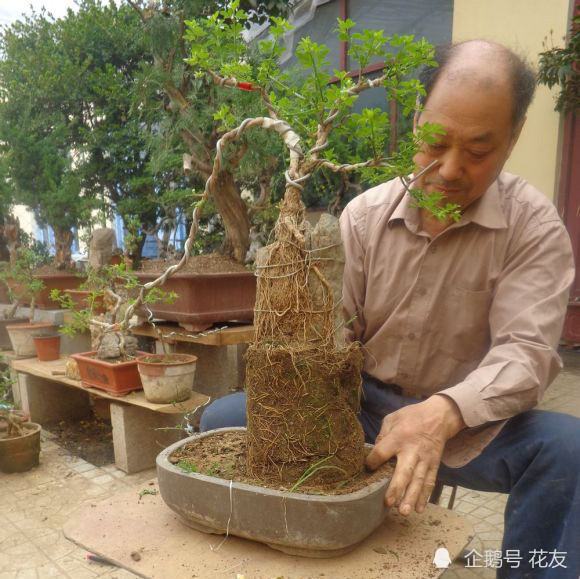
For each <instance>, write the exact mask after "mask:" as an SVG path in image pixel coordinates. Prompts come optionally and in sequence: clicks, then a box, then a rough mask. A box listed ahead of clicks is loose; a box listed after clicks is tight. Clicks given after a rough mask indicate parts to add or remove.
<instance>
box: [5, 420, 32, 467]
mask: <svg viewBox="0 0 580 579" xmlns="http://www.w3.org/2000/svg"><path fill="white" fill-rule="evenodd" d="M22 427H23V428H24V429H25V430H26V433H25V434H24V435H22V436H17V437H15V438H0V472H4V473H12V472H25V471H27V470H30V469H31V468H33V467H35V466H38V462H39V460H38V457H39V455H40V430H41V427H40V424H35V423H34V422H25V423H24V424H22Z"/></svg>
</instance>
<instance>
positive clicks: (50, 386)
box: [13, 372, 91, 424]
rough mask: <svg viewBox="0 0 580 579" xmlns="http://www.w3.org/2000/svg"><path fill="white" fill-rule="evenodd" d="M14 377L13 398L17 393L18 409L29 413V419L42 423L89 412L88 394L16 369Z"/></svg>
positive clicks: (79, 417)
mask: <svg viewBox="0 0 580 579" xmlns="http://www.w3.org/2000/svg"><path fill="white" fill-rule="evenodd" d="M17 377H18V379H17V382H16V384H15V385H14V387H13V389H14V390H16V389H17V390H18V392H17V393H16V392H15V398H16V394H17V396H18V398H19V400H20V405H21V408H22V410H25V411H26V412H28V413H29V414H30V420H31V421H32V422H38V423H39V424H44V423H46V422H52V421H55V420H63V419H81V418H86V417H88V416H90V415H91V406H90V404H89V397H88V396H87V394H85V393H84V392H81V391H75V390H72V389H71V388H68V387H67V386H64V385H63V384H59V383H58V382H52V381H49V380H45V379H44V378H38V377H37V376H32V375H30V374H23V373H20V372H18V373H17Z"/></svg>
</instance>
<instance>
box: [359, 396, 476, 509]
mask: <svg viewBox="0 0 580 579" xmlns="http://www.w3.org/2000/svg"><path fill="white" fill-rule="evenodd" d="M463 428H465V423H464V422H463V418H462V417H461V413H460V412H459V408H458V407H457V405H456V404H455V402H453V400H451V398H448V397H447V396H444V395H434V396H431V397H430V398H429V399H427V400H425V401H424V402H420V403H418V404H413V405H411V406H406V407H405V408H401V409H400V410H397V411H396V412H393V413H392V414H389V415H388V416H385V418H384V419H383V424H382V426H381V431H380V432H379V434H378V436H377V439H376V441H375V447H374V448H373V450H372V451H371V452H370V453H369V455H368V457H367V461H366V462H367V466H368V467H369V468H370V469H372V470H374V469H376V468H378V467H379V466H380V465H381V464H383V463H384V462H386V461H387V460H389V459H391V458H393V457H396V458H397V466H396V467H395V473H394V475H393V478H392V479H391V482H390V484H389V488H388V489H387V494H386V496H385V503H386V505H387V506H388V507H392V506H393V505H395V506H398V507H399V512H400V513H401V514H402V515H405V516H407V515H409V514H410V513H411V511H412V510H413V509H415V510H416V511H417V512H418V513H420V512H422V511H423V509H424V508H425V505H426V504H427V501H428V500H429V497H430V496H431V492H432V491H433V487H434V486H435V481H436V479H437V472H438V470H439V464H440V462H441V456H442V454H443V449H444V447H445V443H446V442H447V441H448V440H449V439H450V438H452V437H453V436H455V435H456V434H457V433H458V432H459V431H460V430H462V429H463Z"/></svg>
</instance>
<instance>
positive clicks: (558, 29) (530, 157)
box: [453, 0, 570, 198]
mask: <svg viewBox="0 0 580 579" xmlns="http://www.w3.org/2000/svg"><path fill="white" fill-rule="evenodd" d="M569 10H570V0H485V1H484V2H482V1H481V0H455V4H454V11H453V41H454V42H457V41H461V40H468V39H471V38H486V39H489V40H495V41H497V42H501V43H503V44H506V45H507V46H509V47H511V48H512V49H514V50H516V52H518V53H520V54H523V55H524V56H526V57H527V58H528V61H529V62H530V63H531V64H532V65H534V66H535V65H536V64H537V62H538V53H539V52H541V51H542V50H543V46H542V42H543V41H544V39H545V38H546V37H547V36H549V34H550V30H552V31H553V39H554V44H556V45H560V46H562V45H563V40H562V38H563V37H564V36H566V32H567V27H568V14H569ZM555 94H556V91H555V90H554V91H550V90H548V89H547V88H546V87H544V86H539V87H538V89H537V92H536V96H535V98H534V102H533V103H532V105H531V107H530V110H529V112H528V119H527V121H526V124H525V126H524V129H523V131H522V134H521V136H520V140H519V142H518V144H517V145H516V147H515V149H514V151H513V153H512V156H511V158H510V160H509V161H508V163H507V165H506V170H507V171H510V172H512V173H516V174H518V175H521V176H522V177H524V178H525V179H527V180H528V181H530V182H531V183H532V184H533V185H535V186H536V187H537V188H538V189H540V190H541V191H543V192H544V193H545V194H546V195H547V196H548V197H550V198H554V196H555V191H556V190H557V181H558V173H559V168H560V167H559V165H560V155H559V136H560V115H559V113H556V112H555V111H554V96H555Z"/></svg>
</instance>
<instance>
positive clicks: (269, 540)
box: [157, 428, 390, 558]
mask: <svg viewBox="0 0 580 579" xmlns="http://www.w3.org/2000/svg"><path fill="white" fill-rule="evenodd" d="M226 431H245V428H220V429H217V430H211V431H209V432H204V433H203V434H199V435H197V436H192V437H189V438H185V439H183V440H180V441H179V442H176V443H175V444H172V445H171V446H169V447H167V448H166V449H165V450H163V451H161V453H159V455H158V456H157V477H158V480H159V490H160V492H161V497H162V498H163V500H164V501H165V503H166V504H167V506H168V507H169V508H170V509H172V510H173V511H175V512H176V513H177V514H178V515H179V516H180V517H181V519H182V520H183V522H184V523H185V524H187V525H189V526H190V527H193V528H194V529H197V530H198V531H203V532H206V533H217V534H223V533H226V530H227V532H228V533H229V534H231V535H236V536H238V537H244V538H246V539H252V540H254V541H260V542H262V543H266V544H267V545H269V546H270V547H272V548H274V549H278V550H280V551H284V552H286V553H289V554H292V555H300V556H306V557H318V558H323V557H334V556H338V555H342V554H344V553H346V552H348V551H350V550H351V549H353V548H354V547H355V546H356V545H357V544H358V543H360V542H361V541H362V540H363V539H365V538H366V537H367V536H368V535H370V534H371V533H372V532H373V531H374V530H375V529H376V528H377V527H378V526H379V525H380V524H381V523H382V522H383V520H384V518H385V516H386V514H387V510H386V507H385V504H384V496H385V491H386V488H387V485H388V483H389V480H390V477H389V476H388V475H385V477H383V478H381V479H379V480H376V481H374V482H371V483H369V484H368V485H367V486H366V487H364V488H363V489H360V490H357V491H353V492H351V493H347V494H341V495H320V494H306V493H296V492H289V491H280V490H276V489H272V488H266V487H262V486H257V485H251V484H246V483H240V482H232V481H229V480H226V479H222V478H217V477H213V476H208V475H206V474H201V473H197V472H185V471H184V470H182V469H181V468H179V467H177V466H176V465H175V464H172V463H171V461H170V460H169V457H170V456H171V455H172V454H173V453H174V452H175V451H176V450H178V449H179V448H181V447H182V446H185V445H186V444H187V443H189V442H191V441H193V440H196V439H199V438H200V437H207V436H212V435H214V434H218V433H221V432H226ZM367 447H368V448H370V447H371V445H367ZM232 505H234V507H233V508H232Z"/></svg>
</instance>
